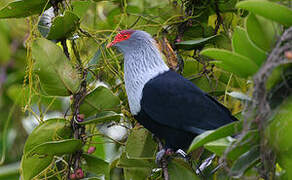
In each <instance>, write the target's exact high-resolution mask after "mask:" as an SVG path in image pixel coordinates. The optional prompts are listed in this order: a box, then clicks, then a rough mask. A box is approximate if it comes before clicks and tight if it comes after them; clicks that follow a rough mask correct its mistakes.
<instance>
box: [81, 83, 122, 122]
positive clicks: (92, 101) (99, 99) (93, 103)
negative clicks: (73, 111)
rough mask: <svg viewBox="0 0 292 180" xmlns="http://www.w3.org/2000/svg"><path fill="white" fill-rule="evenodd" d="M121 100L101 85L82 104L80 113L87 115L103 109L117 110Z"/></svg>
mask: <svg viewBox="0 0 292 180" xmlns="http://www.w3.org/2000/svg"><path fill="white" fill-rule="evenodd" d="M119 104H120V100H119V98H118V97H117V96H115V95H114V94H113V93H112V92H111V91H110V90H109V89H108V88H106V87H103V86H99V87H97V88H96V89H95V90H93V91H92V92H90V93H89V94H88V95H87V96H86V97H85V98H84V101H83V103H82V104H81V106H80V113H81V114H85V115H86V117H88V116H90V115H93V114H96V113H98V112H102V111H110V110H117V106H118V105H119Z"/></svg>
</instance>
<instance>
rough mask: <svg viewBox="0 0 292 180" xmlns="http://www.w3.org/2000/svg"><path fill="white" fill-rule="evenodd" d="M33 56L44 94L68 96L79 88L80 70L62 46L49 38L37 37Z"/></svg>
mask: <svg viewBox="0 0 292 180" xmlns="http://www.w3.org/2000/svg"><path fill="white" fill-rule="evenodd" d="M32 56H33V58H34V59H35V61H36V63H35V67H34V71H35V72H36V74H37V75H38V76H39V78H40V83H41V88H42V90H43V91H44V92H43V93H44V95H50V96H68V95H70V94H72V93H76V92H77V91H78V90H79V85H80V78H79V75H78V72H77V70H76V69H74V68H73V67H72V64H71V63H70V62H69V60H68V59H67V58H66V56H65V55H64V53H63V51H62V50H61V48H60V47H58V46H57V45H55V44H54V43H53V42H51V41H49V40H46V39H37V40H35V41H34V42H33V45H32Z"/></svg>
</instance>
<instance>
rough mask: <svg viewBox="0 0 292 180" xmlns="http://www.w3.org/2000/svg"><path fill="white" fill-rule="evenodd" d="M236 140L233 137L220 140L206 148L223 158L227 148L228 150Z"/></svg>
mask: <svg viewBox="0 0 292 180" xmlns="http://www.w3.org/2000/svg"><path fill="white" fill-rule="evenodd" d="M234 141H235V140H234V139H232V138H231V137H226V138H222V139H218V140H216V141H212V142H209V143H207V144H205V145H204V148H206V149H208V150H209V151H211V152H213V153H215V154H216V155H217V156H222V155H223V153H224V152H225V150H226V148H228V147H229V146H230V145H231V144H232V142H234Z"/></svg>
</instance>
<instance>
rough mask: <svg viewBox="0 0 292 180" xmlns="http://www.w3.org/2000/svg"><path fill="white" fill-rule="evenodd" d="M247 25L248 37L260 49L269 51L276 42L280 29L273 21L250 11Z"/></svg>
mask: <svg viewBox="0 0 292 180" xmlns="http://www.w3.org/2000/svg"><path fill="white" fill-rule="evenodd" d="M245 27H246V31H247V34H248V38H249V39H250V40H251V41H252V42H253V43H254V44H255V45H256V46H257V47H259V48H260V49H262V50H264V51H267V52H269V51H270V50H271V48H272V47H273V45H274V43H275V42H276V37H277V34H278V31H279V28H278V26H277V25H276V24H275V23H273V22H272V21H270V20H268V19H265V18H263V17H261V16H256V15H254V14H253V13H250V14H249V16H248V17H247V18H246V21H245Z"/></svg>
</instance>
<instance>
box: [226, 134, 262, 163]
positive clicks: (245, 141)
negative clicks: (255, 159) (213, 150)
mask: <svg viewBox="0 0 292 180" xmlns="http://www.w3.org/2000/svg"><path fill="white" fill-rule="evenodd" d="M259 139H260V137H259V133H258V131H257V130H250V131H248V132H247V133H246V134H245V136H244V137H242V140H241V142H236V141H237V140H238V138H236V141H235V142H234V143H238V144H237V145H236V146H235V147H234V148H232V149H230V151H229V152H228V154H227V159H230V160H232V161H234V160H236V159H238V158H239V157H240V156H241V155H242V154H243V153H245V152H247V151H249V150H250V149H251V148H252V147H253V146H255V145H257V144H259Z"/></svg>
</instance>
